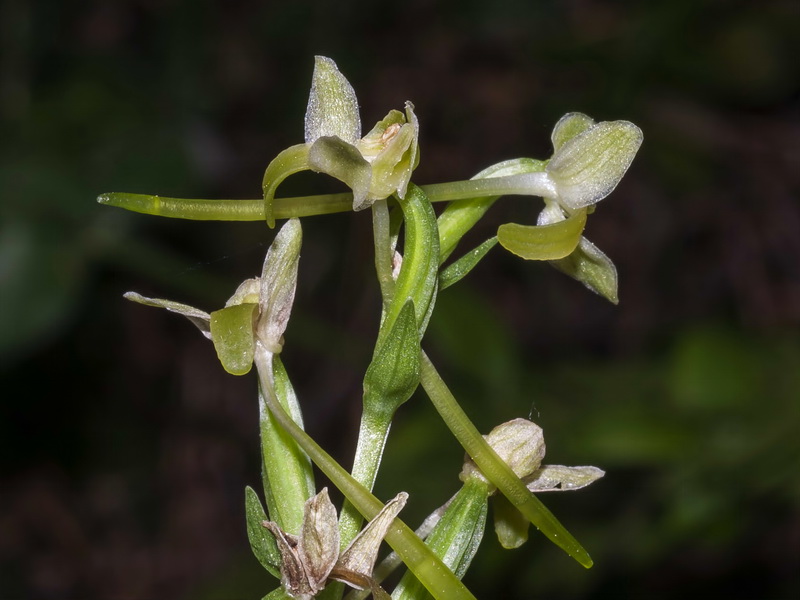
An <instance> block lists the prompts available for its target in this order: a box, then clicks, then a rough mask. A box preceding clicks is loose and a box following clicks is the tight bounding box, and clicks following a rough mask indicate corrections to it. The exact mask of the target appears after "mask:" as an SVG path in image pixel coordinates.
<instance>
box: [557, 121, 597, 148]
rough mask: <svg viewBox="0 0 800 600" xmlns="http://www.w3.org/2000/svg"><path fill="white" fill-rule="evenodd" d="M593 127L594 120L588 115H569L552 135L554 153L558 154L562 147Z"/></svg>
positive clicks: (559, 123) (559, 122)
mask: <svg viewBox="0 0 800 600" xmlns="http://www.w3.org/2000/svg"><path fill="white" fill-rule="evenodd" d="M593 125H594V119H593V118H591V117H590V116H588V115H585V114H583V113H579V112H572V113H567V114H566V115H564V116H563V117H561V118H560V119H559V120H558V123H556V125H555V127H553V133H552V134H551V135H550V140H551V141H552V142H553V151H554V152H558V150H559V149H560V148H561V146H563V145H564V144H565V143H567V142H568V141H569V140H571V139H572V138H574V137H575V136H576V135H580V134H581V133H583V132H584V131H586V130H587V129H589V128H590V127H592V126H593Z"/></svg>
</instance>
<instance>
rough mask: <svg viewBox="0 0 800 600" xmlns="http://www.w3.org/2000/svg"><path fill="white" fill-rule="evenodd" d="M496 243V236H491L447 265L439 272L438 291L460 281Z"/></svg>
mask: <svg viewBox="0 0 800 600" xmlns="http://www.w3.org/2000/svg"><path fill="white" fill-rule="evenodd" d="M496 245H497V236H495V237H491V238H489V239H488V240H486V241H485V242H483V243H482V244H481V245H480V246H478V247H476V248H474V249H472V250H470V251H469V252H467V253H466V254H465V255H464V256H462V257H461V258H459V259H458V260H457V261H455V262H454V263H452V264H450V265H448V267H447V268H445V269H443V270H442V271H441V272H440V273H439V291H442V290H443V289H445V288H448V287H450V286H451V285H453V284H454V283H457V282H458V281H460V280H461V279H462V278H463V277H464V276H465V275H467V273H469V272H470V271H471V270H472V269H474V268H475V266H476V265H477V264H478V263H479V262H480V261H481V259H482V258H483V257H484V256H486V254H487V253H488V252H489V250H491V249H492V248H494V247H495V246H496Z"/></svg>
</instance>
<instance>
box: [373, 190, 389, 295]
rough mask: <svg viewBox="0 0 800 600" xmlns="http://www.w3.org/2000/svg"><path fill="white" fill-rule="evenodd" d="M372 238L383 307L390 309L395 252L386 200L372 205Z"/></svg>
mask: <svg viewBox="0 0 800 600" xmlns="http://www.w3.org/2000/svg"><path fill="white" fill-rule="evenodd" d="M372 237H373V240H374V242H375V271H376V272H377V274H378V283H379V284H380V286H381V296H383V306H384V308H388V307H389V304H390V303H391V301H392V296H393V295H394V278H393V277H392V258H393V256H392V255H393V254H394V251H393V249H392V241H391V226H390V223H389V205H388V203H387V202H386V200H377V201H376V202H375V204H373V205H372Z"/></svg>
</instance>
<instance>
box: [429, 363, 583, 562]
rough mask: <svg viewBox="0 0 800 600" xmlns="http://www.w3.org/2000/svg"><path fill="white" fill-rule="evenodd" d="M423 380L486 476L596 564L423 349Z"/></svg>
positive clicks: (577, 555)
mask: <svg viewBox="0 0 800 600" xmlns="http://www.w3.org/2000/svg"><path fill="white" fill-rule="evenodd" d="M420 380H421V383H422V387H423V388H424V389H425V391H426V392H427V394H428V396H429V397H430V399H431V402H432V403H433V405H434V407H435V408H436V410H437V412H438V413H439V415H440V416H441V417H442V419H443V420H444V422H445V424H446V425H447V427H448V428H449V429H450V431H451V432H452V433H453V435H454V436H455V437H456V439H457V440H458V441H459V442H460V443H461V445H462V446H463V447H464V450H466V451H467V454H469V455H470V457H472V460H474V461H475V464H477V465H478V468H479V469H480V470H481V472H482V473H483V474H484V475H485V476H486V478H487V479H488V480H489V481H491V482H492V484H493V485H495V486H496V487H497V489H498V490H500V492H502V494H503V495H504V496H505V497H506V498H508V499H509V501H510V502H511V503H512V504H513V505H514V506H516V507H517V509H519V511H520V512H521V513H522V514H524V515H525V516H526V517H527V518H528V520H530V522H531V523H533V524H534V525H535V526H536V527H537V528H538V529H539V530H540V531H541V532H542V533H543V534H545V535H546V536H547V537H548V538H549V539H550V540H551V541H552V542H553V543H554V544H556V545H557V546H559V547H560V548H562V549H563V550H564V551H565V552H566V553H567V554H569V555H570V556H571V557H573V558H574V559H575V560H577V561H578V562H579V563H580V564H581V565H583V566H584V567H586V568H587V569H588V568H590V567H591V566H592V564H593V561H592V559H591V558H590V557H589V554H588V553H587V552H586V550H584V548H583V546H581V545H580V543H579V542H578V541H577V540H576V539H575V538H574V537H573V536H572V534H570V533H569V532H568V531H567V530H566V529H565V528H564V526H563V525H561V523H559V522H558V520H557V519H556V518H555V516H553V514H552V513H551V512H550V511H549V510H548V509H547V507H545V506H544V504H542V503H541V502H540V501H539V499H538V498H536V496H534V495H533V494H531V492H530V491H529V490H528V489H527V488H526V487H525V484H524V483H523V482H522V481H521V480H520V478H519V477H517V475H516V474H515V473H514V471H512V470H511V467H509V466H508V465H507V464H506V463H505V462H504V461H503V460H502V459H501V458H500V457H499V456H497V453H496V452H495V451H494V450H493V449H492V447H491V446H490V445H489V444H488V443H487V442H486V440H485V439H484V438H483V436H482V435H481V434H480V432H479V431H478V430H477V429H476V428H475V425H473V423H472V421H470V419H469V417H468V416H467V414H466V413H465V412H464V411H463V409H462V408H461V406H459V404H458V402H457V400H456V399H455V397H454V396H453V393H452V392H451V391H450V390H449V389H448V387H447V384H445V382H444V380H443V379H442V378H441V376H440V375H439V373H438V372H437V371H436V368H435V367H434V366H433V363H431V361H430V359H429V358H428V357H427V355H426V354H425V353H424V352H423V353H422V358H421V359H420Z"/></svg>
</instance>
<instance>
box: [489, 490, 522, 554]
mask: <svg viewBox="0 0 800 600" xmlns="http://www.w3.org/2000/svg"><path fill="white" fill-rule="evenodd" d="M492 512H493V514H494V532H495V533H496V534H497V540H498V541H499V542H500V545H501V546H502V547H503V548H506V549H507V550H513V549H514V548H519V547H520V546H522V544H524V543H525V542H527V541H528V529H529V528H530V524H531V522H530V521H529V520H528V518H527V517H526V516H525V515H523V514H522V513H521V512H519V509H517V507H516V506H514V505H513V504H511V502H509V501H508V498H506V497H505V496H503V495H502V494H497V495H496V496H494V497H493V498H492Z"/></svg>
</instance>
